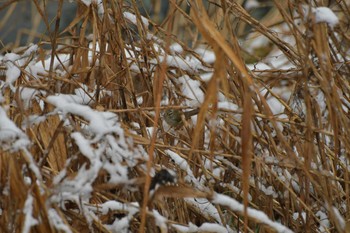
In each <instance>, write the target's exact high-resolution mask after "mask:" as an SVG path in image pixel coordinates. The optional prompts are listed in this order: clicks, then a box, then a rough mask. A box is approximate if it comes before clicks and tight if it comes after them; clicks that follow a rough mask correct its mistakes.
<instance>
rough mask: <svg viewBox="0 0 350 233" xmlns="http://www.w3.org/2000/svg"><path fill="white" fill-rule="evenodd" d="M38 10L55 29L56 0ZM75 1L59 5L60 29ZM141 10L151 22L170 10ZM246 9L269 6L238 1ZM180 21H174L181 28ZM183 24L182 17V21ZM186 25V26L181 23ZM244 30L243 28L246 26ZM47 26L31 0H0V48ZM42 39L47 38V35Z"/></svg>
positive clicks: (160, 5)
mask: <svg viewBox="0 0 350 233" xmlns="http://www.w3.org/2000/svg"><path fill="white" fill-rule="evenodd" d="M37 2H38V3H39V4H40V7H41V9H45V11H43V14H45V17H47V18H48V20H49V24H50V28H51V30H53V29H54V28H55V16H56V14H57V8H58V3H59V1H58V0H45V1H40V0H38V1H37ZM77 2H78V1H72V0H64V1H63V7H62V16H61V21H60V31H61V30H63V29H64V28H66V27H67V26H68V25H69V23H70V22H72V20H73V18H74V16H75V14H76V10H77ZM120 2H123V3H124V4H132V3H131V1H130V0H128V1H120ZM135 2H136V4H137V5H138V6H139V9H140V12H141V13H142V14H143V15H144V16H149V17H150V18H151V19H152V20H153V21H154V22H156V23H158V24H161V22H162V21H163V20H164V19H165V17H166V15H167V13H168V11H169V1H167V0H136V1H135ZM204 2H205V6H206V7H207V8H208V11H209V12H210V10H212V11H213V12H214V9H215V7H216V6H215V4H213V3H208V1H204ZM236 2H240V3H241V4H242V6H244V7H245V8H246V10H248V11H250V13H251V14H252V15H253V16H254V17H256V18H261V17H263V16H264V15H265V14H266V12H268V10H269V9H270V5H271V4H269V2H270V1H266V0H259V1H258V0H238V1H236ZM178 4H179V5H180V6H181V7H182V8H183V9H184V10H185V11H187V12H189V10H190V5H189V2H188V1H178ZM181 20H182V19H181V18H179V21H180V22H177V23H178V24H177V25H179V26H180V27H181ZM183 22H184V23H185V20H183ZM183 26H186V25H183ZM245 30H246V29H245ZM179 32H180V33H177V35H178V36H179V37H183V36H184V35H181V34H182V33H186V32H185V30H180V31H179ZM47 35H48V34H47V27H46V25H45V23H44V22H43V20H42V16H41V15H40V14H39V12H38V10H37V6H36V5H35V2H34V1H29V0H18V1H13V0H12V1H10V0H0V51H1V52H4V51H8V50H11V49H12V48H16V47H18V46H23V45H27V44H29V43H38V42H39V41H40V40H42V39H45V36H47ZM45 40H48V38H47V37H46V39H45Z"/></svg>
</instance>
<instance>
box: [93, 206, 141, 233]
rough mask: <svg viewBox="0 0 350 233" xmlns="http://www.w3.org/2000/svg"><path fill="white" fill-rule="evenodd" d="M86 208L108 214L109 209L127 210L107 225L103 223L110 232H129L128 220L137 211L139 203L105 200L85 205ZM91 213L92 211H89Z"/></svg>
mask: <svg viewBox="0 0 350 233" xmlns="http://www.w3.org/2000/svg"><path fill="white" fill-rule="evenodd" d="M86 207H87V208H86V210H88V211H94V212H95V213H98V214H100V213H102V214H103V215H106V214H108V213H109V212H110V211H123V212H127V213H126V216H125V217H123V218H115V220H114V222H113V223H112V224H109V225H105V227H106V228H107V229H109V230H110V231H111V232H118V233H119V232H125V233H127V232H129V227H130V221H131V220H132V219H133V216H134V215H135V214H137V213H138V212H139V204H138V203H137V202H132V203H121V202H118V201H106V202H105V203H102V204H98V205H97V206H96V205H93V206H91V205H87V206H86ZM90 213H91V214H92V212H90Z"/></svg>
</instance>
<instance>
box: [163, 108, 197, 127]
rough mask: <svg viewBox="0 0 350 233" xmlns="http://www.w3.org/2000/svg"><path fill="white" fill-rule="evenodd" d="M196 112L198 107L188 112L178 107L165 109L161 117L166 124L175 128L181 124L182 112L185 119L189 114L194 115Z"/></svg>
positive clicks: (188, 117)
mask: <svg viewBox="0 0 350 233" xmlns="http://www.w3.org/2000/svg"><path fill="white" fill-rule="evenodd" d="M198 113H199V109H198V108H197V109H193V110H191V111H188V112H182V111H181V110H179V109H167V110H165V113H164V115H163V117H164V120H165V122H166V123H167V124H168V125H170V126H171V127H175V128H177V127H180V126H182V125H183V121H182V114H183V115H184V117H185V119H186V120H188V119H190V117H191V116H193V115H196V114H198Z"/></svg>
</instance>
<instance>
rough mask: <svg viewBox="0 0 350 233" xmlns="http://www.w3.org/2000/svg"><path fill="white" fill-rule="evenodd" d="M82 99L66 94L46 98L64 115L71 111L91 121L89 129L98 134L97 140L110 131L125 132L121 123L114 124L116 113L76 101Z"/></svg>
mask: <svg viewBox="0 0 350 233" xmlns="http://www.w3.org/2000/svg"><path fill="white" fill-rule="evenodd" d="M67 97H68V98H67ZM77 99H78V100H77ZM81 100H82V99H81V97H77V96H73V97H72V96H71V95H64V94H58V95H56V96H48V97H47V98H46V101H47V102H48V103H50V104H52V105H54V106H56V110H57V111H60V112H62V114H63V115H66V114H68V113H71V114H74V115H77V116H80V117H83V118H84V119H85V120H87V121H88V122H89V125H88V129H89V130H90V131H91V132H92V133H94V134H95V135H96V140H98V139H100V138H101V137H102V136H103V135H105V134H108V133H113V132H115V133H121V134H123V130H121V128H120V126H119V124H117V125H114V124H113V123H115V122H116V121H115V119H114V118H117V116H116V115H115V114H113V113H103V112H98V111H95V110H93V109H91V108H90V107H89V106H85V105H81V104H78V103H76V102H79V101H81Z"/></svg>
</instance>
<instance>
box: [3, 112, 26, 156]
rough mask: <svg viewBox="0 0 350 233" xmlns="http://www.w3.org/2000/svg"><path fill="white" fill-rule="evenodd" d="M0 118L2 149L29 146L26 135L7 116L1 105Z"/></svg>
mask: <svg viewBox="0 0 350 233" xmlns="http://www.w3.org/2000/svg"><path fill="white" fill-rule="evenodd" d="M0 119H1V120H0V145H1V147H2V149H3V150H11V151H18V150H20V149H23V148H26V147H27V146H29V144H30V141H29V138H28V136H27V135H26V134H25V133H24V132H23V131H22V130H20V129H19V128H18V127H17V126H16V124H15V123H14V122H13V121H12V120H10V118H8V116H7V114H6V111H5V109H4V108H3V107H0Z"/></svg>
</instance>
